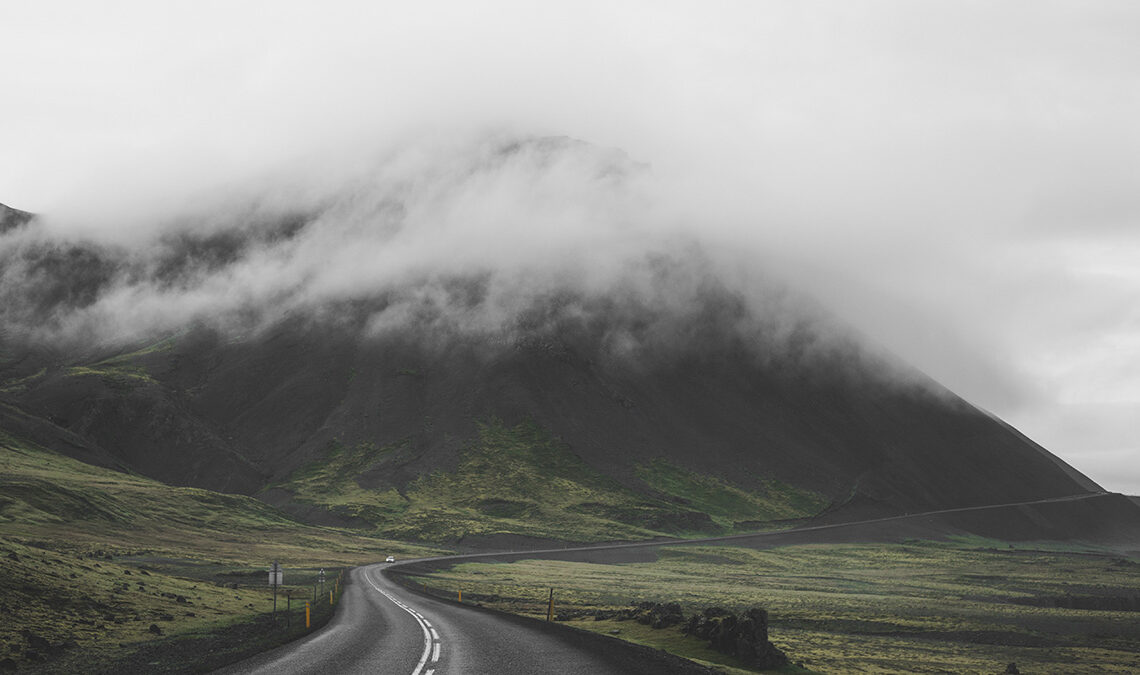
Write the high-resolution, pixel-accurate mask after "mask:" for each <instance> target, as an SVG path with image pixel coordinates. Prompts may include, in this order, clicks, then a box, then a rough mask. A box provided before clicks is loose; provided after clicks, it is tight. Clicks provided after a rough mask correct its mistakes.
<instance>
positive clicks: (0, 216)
mask: <svg viewBox="0 0 1140 675" xmlns="http://www.w3.org/2000/svg"><path fill="white" fill-rule="evenodd" d="M31 219H32V214H31V213H28V212H27V211H20V210H19V209H14V208H12V207H10V206H5V205H4V204H0V234H4V233H5V232H8V231H9V230H14V229H16V228H18V227H20V226H21V225H24V224H26V223H27V222H28V221H30V220H31Z"/></svg>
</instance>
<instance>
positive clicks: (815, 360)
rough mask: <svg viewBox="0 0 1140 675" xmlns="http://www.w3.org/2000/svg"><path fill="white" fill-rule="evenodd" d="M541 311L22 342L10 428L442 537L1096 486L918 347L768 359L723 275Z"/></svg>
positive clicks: (980, 498) (333, 514)
mask: <svg viewBox="0 0 1140 675" xmlns="http://www.w3.org/2000/svg"><path fill="white" fill-rule="evenodd" d="M594 304H597V305H600V306H593V305H594ZM532 311H533V312H534V313H542V314H543V315H544V317H543V320H542V321H541V322H539V321H536V322H534V325H533V326H530V327H524V328H521V329H516V330H514V331H512V332H510V334H509V335H502V336H484V337H481V338H480V337H474V336H464V335H438V334H432V333H431V332H430V331H422V330H421V329H415V328H407V329H404V330H401V331H396V332H390V333H387V334H381V335H371V336H369V335H362V334H361V333H360V332H358V330H356V329H355V328H358V327H353V326H347V325H344V324H341V325H339V326H329V325H324V324H322V323H320V322H316V321H313V320H312V319H309V318H297V319H292V320H286V321H283V322H281V323H279V324H276V325H274V326H273V327H271V328H269V329H266V330H264V331H263V332H260V333H257V334H255V335H251V336H247V337H244V338H240V339H235V338H234V337H232V336H229V335H226V334H225V333H222V332H219V331H217V330H215V329H211V328H208V327H194V328H190V329H188V330H186V331H185V332H182V333H180V334H178V335H175V336H172V337H169V338H166V339H163V340H161V341H158V342H155V343H153V344H149V345H145V346H143V347H142V348H139V349H133V350H129V351H126V350H124V351H118V352H107V353H96V354H95V355H93V356H83V357H81V358H76V357H74V356H72V355H71V354H69V353H66V352H59V351H48V352H43V353H35V352H34V351H27V352H19V351H16V352H13V351H12V347H11V346H10V345H9V356H8V357H7V359H6V361H5V362H4V364H3V365H2V366H0V378H2V379H0V403H2V405H0V428H6V429H9V430H12V431H18V432H19V433H20V434H21V435H22V436H24V437H27V438H30V439H32V440H34V441H35V442H37V443H40V444H41V445H45V446H48V447H53V448H55V449H58V450H59V451H61V452H65V453H67V454H69V455H71V456H72V457H76V458H79V459H83V460H84V461H88V462H92V463H97V464H102V465H106V466H115V467H119V468H122V469H126V470H131V471H134V472H138V473H141V474H143V475H146V476H150V477H153V478H156V479H158V480H161V481H164V482H166V483H169V484H172V485H189V486H197V487H205V488H209V489H213V490H220V491H226V492H238V493H244V494H255V495H258V496H260V497H262V498H263V499H265V500H266V501H269V502H270V503H273V504H275V505H277V506H281V507H283V508H285V509H286V510H290V511H292V512H294V513H295V514H298V515H301V516H303V517H306V518H308V519H310V520H313V521H315V522H328V523H337V524H350V525H356V526H367V527H380V528H381V529H382V530H384V531H385V532H387V533H389V534H393V535H398V534H405V535H408V536H411V537H416V538H426V539H433V538H434V539H458V538H462V537H463V536H465V535H468V534H471V533H473V532H482V533H487V534H493V533H500V532H512V531H514V532H525V533H528V534H530V535H531V536H536V537H538V536H543V535H545V536H548V537H550V536H552V535H553V534H554V533H556V532H557V531H559V529H560V528H564V527H567V525H566V524H562V525H559V524H558V518H557V517H556V516H555V515H552V514H549V513H545V514H544V513H543V511H544V506H545V505H547V504H550V503H555V504H558V506H559V510H560V511H563V512H565V511H567V510H569V511H571V512H575V513H579V514H581V515H582V516H583V517H587V516H588V517H589V518H590V519H591V520H592V522H594V526H595V531H601V532H605V533H606V534H607V535H609V536H611V537H613V538H621V537H637V536H652V535H654V534H661V533H679V532H690V531H691V532H704V533H713V532H720V531H731V530H735V529H742V528H743V529H747V528H748V527H754V526H756V525H757V524H758V523H760V522H768V521H773V520H782V519H787V518H799V517H807V516H812V515H815V514H817V513H819V512H821V511H824V510H825V509H830V510H832V511H841V512H844V513H846V514H849V516H850V517H855V516H856V515H858V516H866V515H887V514H893V513H899V512H911V511H926V510H937V509H946V508H954V507H961V506H977V505H985V504H999V503H1011V502H1020V501H1030V500H1035V499H1042V498H1049V497H1059V496H1066V495H1072V494H1077V493H1081V492H1090V491H1099V488H1098V487H1097V486H1096V485H1095V484H1094V483H1092V482H1091V481H1089V480H1088V479H1087V478H1085V477H1084V476H1082V475H1081V474H1079V473H1078V472H1076V471H1075V470H1074V469H1072V468H1071V467H1069V466H1067V465H1065V464H1064V463H1063V462H1062V461H1060V460H1059V459H1058V458H1056V457H1055V456H1053V455H1051V454H1050V453H1048V452H1047V451H1046V450H1044V449H1043V448H1041V447H1040V446H1038V445H1036V444H1034V443H1033V442H1032V441H1030V440H1028V439H1027V438H1025V437H1024V436H1022V435H1021V434H1019V433H1017V432H1016V431H1015V430H1013V429H1011V428H1010V427H1009V426H1008V425H1006V424H1004V423H1002V422H1001V421H1000V420H997V419H995V418H993V417H992V416H991V415H988V414H986V413H984V412H983V411H980V410H978V409H976V408H974V407H972V406H970V405H969V404H967V403H966V402H964V401H962V400H960V399H958V398H956V397H954V396H953V395H952V394H950V393H949V392H947V391H945V390H941V389H939V388H937V386H936V385H934V384H933V383H930V382H925V383H919V382H917V380H916V381H911V382H905V381H899V380H898V379H896V378H894V377H884V376H883V373H884V372H893V369H895V368H897V366H894V365H892V364H888V363H876V362H875V360H874V359H873V358H871V357H870V356H868V355H867V354H866V353H864V352H862V351H860V349H859V348H858V347H857V346H856V345H853V344H846V345H840V346H838V347H835V348H834V350H833V351H830V352H821V353H819V354H814V355H808V352H809V351H810V349H809V347H808V346H804V347H803V348H802V353H800V354H798V355H797V354H794V353H780V354H777V355H776V356H774V357H772V358H765V356H764V354H763V353H761V352H758V351H757V346H756V344H753V343H752V342H750V341H749V340H748V339H747V338H746V336H744V335H741V334H739V333H738V332H737V331H736V330H735V329H734V328H732V326H733V325H735V323H736V322H737V321H738V319H739V314H740V313H742V312H745V310H744V309H743V308H742V305H741V304H740V303H739V302H738V301H737V299H736V298H734V297H733V296H732V295H731V294H730V293H728V292H727V291H724V290H723V289H712V290H709V291H708V297H707V298H706V303H705V304H704V305H703V306H702V307H701V308H700V309H699V311H697V312H696V313H694V314H691V315H686V314H681V315H677V316H661V315H660V314H659V313H658V312H657V311H655V310H653V309H647V308H645V307H641V306H629V305H624V306H623V305H622V304H621V303H612V302H611V303H607V302H605V301H604V299H596V298H595V299H588V298H566V297H562V298H559V299H558V300H553V299H552V300H549V301H548V303H547V304H545V305H542V306H539V307H535V308H533V310H532ZM583 315H588V316H589V317H590V319H589V320H588V321H582V320H581V319H580V317H581V316H583ZM638 330H642V331H646V332H648V333H652V335H643V336H641V337H643V338H645V341H644V343H643V344H641V345H640V346H639V347H637V348H636V349H634V350H633V351H630V352H620V353H615V352H614V350H613V348H612V342H613V336H614V335H621V334H635V333H636V332H637V331H638ZM662 336H667V338H665V337H662ZM754 340H755V342H757V343H760V344H763V338H762V337H755V338H754ZM805 340H808V338H805ZM13 354H19V355H18V356H13ZM916 377H917V376H916ZM512 471H513V472H515V473H517V474H518V475H516V476H515V477H514V478H513V479H512V481H508V482H507V483H503V481H504V478H503V475H504V474H505V473H508V472H512ZM520 471H521V473H519V472H520ZM528 476H529V481H528V480H527V477H528ZM552 477H553V478H556V479H557V480H553V481H551V480H550V479H551V478H552ZM543 481H546V484H545V485H544V486H543V487H542V489H540V490H532V488H533V487H534V486H535V485H537V484H538V483H542V482H543ZM471 484H477V485H484V486H492V487H494V488H495V489H490V488H489V489H487V490H481V491H472V490H471V489H470V485H471ZM567 492H569V493H571V494H570V496H569V497H567ZM726 504H727V506H726ZM710 514H711V515H712V516H717V517H710ZM410 520H414V521H415V522H417V523H419V525H415V526H409V525H408V524H407V522H406V521H410ZM528 520H530V521H532V523H531V524H533V522H540V523H542V524H544V526H543V527H538V528H534V527H527V526H525V525H526V523H527V521H528ZM442 522H448V523H452V524H453V525H450V526H448V527H443V526H442V525H441V523H442ZM456 522H459V523H467V525H466V526H462V527H457V526H455V525H454V523H456ZM577 534H579V535H581V536H578V537H576V538H589V536H588V533H586V532H581V533H577Z"/></svg>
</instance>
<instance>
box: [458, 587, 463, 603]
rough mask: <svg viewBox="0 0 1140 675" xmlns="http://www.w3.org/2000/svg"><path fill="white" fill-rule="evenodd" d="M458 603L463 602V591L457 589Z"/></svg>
mask: <svg viewBox="0 0 1140 675" xmlns="http://www.w3.org/2000/svg"><path fill="white" fill-rule="evenodd" d="M459 602H463V589H462V588H461V589H459Z"/></svg>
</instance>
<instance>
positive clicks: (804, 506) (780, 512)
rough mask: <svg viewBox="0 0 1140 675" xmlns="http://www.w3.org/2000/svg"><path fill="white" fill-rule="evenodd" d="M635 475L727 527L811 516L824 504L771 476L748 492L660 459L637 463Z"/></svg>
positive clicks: (814, 494)
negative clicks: (761, 485) (762, 488)
mask: <svg viewBox="0 0 1140 675" xmlns="http://www.w3.org/2000/svg"><path fill="white" fill-rule="evenodd" d="M637 475H638V477H639V478H641V479H642V480H643V481H645V483H646V484H647V485H649V486H650V487H652V488H654V489H655V490H657V491H659V492H662V493H664V494H667V495H670V496H672V497H677V498H680V499H683V500H685V503H686V504H687V505H688V506H690V507H691V508H693V509H695V510H697V511H700V512H702V513H707V514H708V515H709V516H711V517H712V519H713V520H715V521H717V522H718V523H720V524H721V525H723V526H724V527H725V528H727V529H729V530H735V529H738V528H741V526H744V527H745V528H747V526H748V525H751V524H754V523H755V522H770V521H776V520H793V519H797V518H805V517H810V516H814V515H816V514H817V513H819V512H820V511H822V510H823V509H825V508H826V507H827V505H828V501H827V499H826V498H824V497H823V496H822V495H819V494H817V493H815V492H812V491H810V490H804V489H802V488H797V487H796V486H794V485H789V484H787V483H783V482H781V481H778V480H775V479H769V480H765V481H764V490H763V491H762V492H750V491H747V490H742V489H741V488H738V487H736V486H734V485H730V484H729V483H727V482H726V481H724V480H723V479H720V478H717V477H714V476H704V475H700V474H696V473H693V472H691V471H686V470H685V469H682V468H680V467H678V466H675V465H673V464H671V463H669V462H667V461H665V460H663V459H658V460H654V461H653V462H650V463H649V464H648V465H644V466H639V467H638V471H637Z"/></svg>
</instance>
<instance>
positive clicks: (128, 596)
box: [0, 432, 438, 672]
mask: <svg viewBox="0 0 1140 675" xmlns="http://www.w3.org/2000/svg"><path fill="white" fill-rule="evenodd" d="M389 553H393V554H396V555H399V556H401V557H410V556H417V555H426V554H432V553H438V550H437V549H428V548H424V547H417V546H411V545H407V544H401V543H398V542H392V541H388V540H382V539H376V538H371V537H365V536H360V535H358V534H353V533H348V532H343V531H339V530H335V529H331V528H319V527H311V526H307V525H302V524H299V523H297V522H294V521H292V520H290V519H289V518H287V517H286V516H284V515H283V514H281V513H280V512H278V511H276V510H275V509H273V508H271V507H269V506H267V505H265V504H263V503H261V502H259V501H257V500H255V499H251V498H249V497H242V496H237V495H225V494H218V493H213V492H209V491H207V490H199V489H195V488H175V487H170V486H167V485H164V484H161V483H158V482H156V481H152V480H149V479H146V478H142V477H138V476H131V475H127V474H123V473H119V472H116V471H112V470H109V469H102V468H99V467H94V466H90V465H87V464H83V463H81V462H78V461H76V460H72V459H70V458H67V457H64V456H62V455H59V454H56V453H54V452H51V451H49V450H45V449H43V448H40V447H37V446H35V445H34V444H31V443H27V442H24V441H21V440H20V439H17V438H14V437H12V436H11V435H8V434H5V433H3V432H0V562H3V564H4V569H5V573H4V574H2V575H0V613H2V614H3V616H4V617H5V619H4V621H2V622H0V662H2V661H4V660H5V659H11V660H12V662H13V663H14V664H16V665H19V666H20V667H27V666H34V665H36V664H39V666H38V667H40V668H41V669H44V670H46V672H53V671H54V672H61V671H59V670H56V669H58V668H64V667H65V665H66V663H69V662H70V661H68V659H71V660H75V659H78V661H77V662H79V663H97V662H103V661H106V660H108V659H111V660H113V659H114V658H119V657H121V656H122V655H123V654H124V653H126V652H130V651H131V650H133V649H136V648H143V647H145V646H146V645H148V644H150V643H151V642H152V641H153V640H155V639H157V638H159V636H158V635H156V634H155V633H153V632H151V630H150V626H151V625H152V624H154V625H155V626H157V627H158V628H159V630H161V631H162V636H163V639H171V638H177V637H178V636H188V635H196V636H203V635H209V634H211V633H212V632H217V631H226V630H230V628H232V627H234V626H237V625H239V624H243V623H248V622H250V621H254V620H255V619H259V618H261V617H264V615H265V614H266V613H267V612H269V611H270V610H271V609H272V596H271V593H270V590H269V588H268V586H267V583H266V573H265V571H264V569H265V566H266V565H268V564H269V563H270V562H271V561H273V560H278V561H280V562H281V563H282V564H283V565H284V566H285V568H286V583H288V584H292V586H291V587H289V588H287V589H283V590H290V589H291V590H293V591H294V592H295V593H297V594H298V595H308V594H311V592H312V588H311V586H310V583H311V581H312V580H313V579H314V578H315V576H316V570H317V569H318V568H320V567H324V568H326V569H327V570H329V571H330V572H332V571H333V570H336V569H339V568H341V567H344V566H350V565H354V564H359V563H363V562H372V561H375V560H378V559H382V558H383V556H384V555H387V554H389ZM330 576H331V575H330ZM179 597H181V598H182V599H181V600H179ZM282 602H284V599H283V597H282ZM242 630H243V631H245V633H248V635H246V638H247V639H246V640H245V642H250V641H253V642H254V643H257V642H258V641H259V640H269V643H267V645H266V646H269V645H270V644H271V643H272V641H273V639H276V637H277V636H279V635H280V634H279V633H278V632H277V631H276V629H273V628H272V627H267V628H263V629H262V630H260V632H258V631H257V630H253V629H249V628H244V629H242ZM251 631H252V632H251ZM41 641H42V642H41ZM45 643H46V644H49V645H55V646H56V647H53V648H51V649H46V648H45V647H44V646H43V644H45ZM37 644H39V645H40V646H37ZM60 645H63V647H62V648H58V647H59V646H60ZM240 648H241V645H237V646H235V649H240ZM37 654H38V655H39V656H42V657H45V659H46V660H45V661H43V662H39V661H35V660H33V659H34V658H35V655H37ZM162 654H163V651H162V650H158V652H156V654H155V657H154V658H157V659H159V661H160V663H159V665H157V666H154V667H153V668H151V670H153V671H155V672H160V671H162V670H163V669H164V668H165V667H166V666H168V665H171V664H164V663H161V661H162ZM175 665H177V664H175ZM182 665H185V663H183V664H182ZM67 668H70V666H67ZM65 670H66V668H65Z"/></svg>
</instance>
